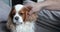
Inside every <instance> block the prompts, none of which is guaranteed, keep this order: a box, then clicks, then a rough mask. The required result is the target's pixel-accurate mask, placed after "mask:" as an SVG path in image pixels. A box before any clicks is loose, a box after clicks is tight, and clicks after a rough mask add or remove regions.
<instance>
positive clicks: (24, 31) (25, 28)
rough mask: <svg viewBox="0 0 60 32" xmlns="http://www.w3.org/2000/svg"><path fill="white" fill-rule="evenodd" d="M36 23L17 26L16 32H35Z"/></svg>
mask: <svg viewBox="0 0 60 32" xmlns="http://www.w3.org/2000/svg"><path fill="white" fill-rule="evenodd" d="M34 29H35V27H34V22H26V23H25V24H22V25H16V29H15V30H13V31H14V32H34Z"/></svg>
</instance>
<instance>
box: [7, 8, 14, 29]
mask: <svg viewBox="0 0 60 32" xmlns="http://www.w3.org/2000/svg"><path fill="white" fill-rule="evenodd" d="M13 10H14V8H12V10H11V12H10V14H9V16H8V21H7V28H8V29H13V28H15V25H14V24H13V21H12V11H13Z"/></svg>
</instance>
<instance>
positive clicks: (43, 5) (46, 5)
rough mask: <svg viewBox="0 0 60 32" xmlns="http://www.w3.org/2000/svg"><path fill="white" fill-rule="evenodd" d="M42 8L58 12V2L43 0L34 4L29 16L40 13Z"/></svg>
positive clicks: (57, 0)
mask: <svg viewBox="0 0 60 32" xmlns="http://www.w3.org/2000/svg"><path fill="white" fill-rule="evenodd" d="M42 8H44V9H50V10H60V0H45V1H43V2H38V3H35V4H34V6H33V8H32V10H31V11H30V14H32V13H34V12H38V11H40V10H41V9H42Z"/></svg>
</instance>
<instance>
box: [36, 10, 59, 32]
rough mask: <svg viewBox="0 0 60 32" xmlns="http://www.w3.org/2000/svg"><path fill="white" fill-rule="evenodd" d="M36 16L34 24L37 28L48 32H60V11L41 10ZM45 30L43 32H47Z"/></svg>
mask: <svg viewBox="0 0 60 32" xmlns="http://www.w3.org/2000/svg"><path fill="white" fill-rule="evenodd" d="M38 16H39V18H38V20H37V22H36V23H37V25H38V26H39V27H41V28H44V29H47V30H50V31H49V32H60V11H58V10H56V11H55V10H54V11H51V10H42V11H40V12H39V13H38ZM44 29H43V31H44ZM39 30H40V29H39ZM47 30H46V31H44V32H47ZM41 31H42V30H41Z"/></svg>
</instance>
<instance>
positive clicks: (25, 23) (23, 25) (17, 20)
mask: <svg viewBox="0 0 60 32" xmlns="http://www.w3.org/2000/svg"><path fill="white" fill-rule="evenodd" d="M31 9H32V7H30V6H24V5H21V4H18V5H15V6H14V7H13V8H12V10H11V12H10V14H9V17H8V22H7V28H8V29H10V30H11V32H35V31H34V30H35V21H36V19H37V14H36V13H33V14H32V15H29V12H30V10H31Z"/></svg>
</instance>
